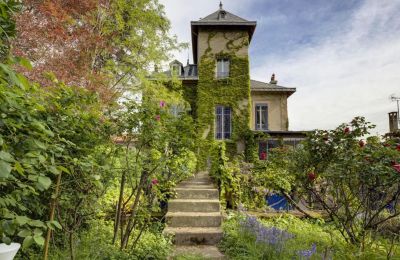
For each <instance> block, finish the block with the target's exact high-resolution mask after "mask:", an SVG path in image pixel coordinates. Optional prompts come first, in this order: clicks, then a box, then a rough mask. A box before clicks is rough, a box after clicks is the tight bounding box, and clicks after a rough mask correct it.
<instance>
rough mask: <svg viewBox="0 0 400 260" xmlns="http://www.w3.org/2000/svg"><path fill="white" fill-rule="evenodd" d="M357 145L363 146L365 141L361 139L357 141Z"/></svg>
mask: <svg viewBox="0 0 400 260" xmlns="http://www.w3.org/2000/svg"><path fill="white" fill-rule="evenodd" d="M358 145H359V146H360V147H361V148H362V147H364V146H365V142H364V141H363V140H360V141H359V142H358Z"/></svg>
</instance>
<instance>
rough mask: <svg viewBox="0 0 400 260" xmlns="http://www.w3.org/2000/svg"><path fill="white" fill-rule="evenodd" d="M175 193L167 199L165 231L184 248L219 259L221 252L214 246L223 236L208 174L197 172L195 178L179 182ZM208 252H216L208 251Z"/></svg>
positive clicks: (176, 243)
mask: <svg viewBox="0 0 400 260" xmlns="http://www.w3.org/2000/svg"><path fill="white" fill-rule="evenodd" d="M176 192H177V198H176V199H171V200H169V202H168V213H167V215H166V220H167V228H165V230H164V233H165V234H172V235H174V244H175V245H176V246H177V247H181V248H185V250H184V251H189V253H190V252H200V253H201V254H202V255H203V256H206V257H209V258H218V259H222V257H223V255H222V254H220V253H219V252H218V250H217V249H216V248H215V245H216V244H218V242H219V241H220V240H221V238H222V229H221V223H222V215H221V212H220V203H219V194H218V189H217V188H216V187H214V185H213V183H212V182H211V179H210V177H209V176H208V173H207V172H199V173H198V174H197V175H196V176H195V177H194V178H192V179H190V180H188V181H185V182H182V183H180V184H179V185H178V186H177V188H176ZM191 246H196V248H191ZM199 248H201V249H200V250H199ZM177 251H179V250H177ZM207 251H208V252H207ZM211 251H213V252H217V254H211V255H209V254H207V253H210V252H211ZM216 255H217V256H216ZM215 256H216V257H215Z"/></svg>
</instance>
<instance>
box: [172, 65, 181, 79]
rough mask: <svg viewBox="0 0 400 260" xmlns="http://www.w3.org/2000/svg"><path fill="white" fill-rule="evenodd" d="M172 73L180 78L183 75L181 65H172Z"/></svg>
mask: <svg viewBox="0 0 400 260" xmlns="http://www.w3.org/2000/svg"><path fill="white" fill-rule="evenodd" d="M171 71H172V75H174V76H180V75H181V66H180V65H179V64H172V66H171Z"/></svg>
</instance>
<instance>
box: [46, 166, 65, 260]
mask: <svg viewBox="0 0 400 260" xmlns="http://www.w3.org/2000/svg"><path fill="white" fill-rule="evenodd" d="M60 183H61V173H60V174H58V176H57V182H56V189H55V191H54V198H53V199H52V200H51V203H50V219H49V220H50V221H53V220H54V212H55V209H56V203H57V197H58V192H59V190H60ZM50 238H51V229H50V228H47V234H46V240H45V243H44V256H43V259H44V260H47V259H48V254H49V245H50Z"/></svg>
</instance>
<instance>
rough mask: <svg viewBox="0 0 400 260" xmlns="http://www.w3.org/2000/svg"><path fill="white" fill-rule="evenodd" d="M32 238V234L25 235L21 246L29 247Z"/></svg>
mask: <svg viewBox="0 0 400 260" xmlns="http://www.w3.org/2000/svg"><path fill="white" fill-rule="evenodd" d="M33 242H34V240H33V237H32V236H27V237H25V239H24V242H22V248H23V249H26V248H28V247H30V246H31V245H32V244H33Z"/></svg>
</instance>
